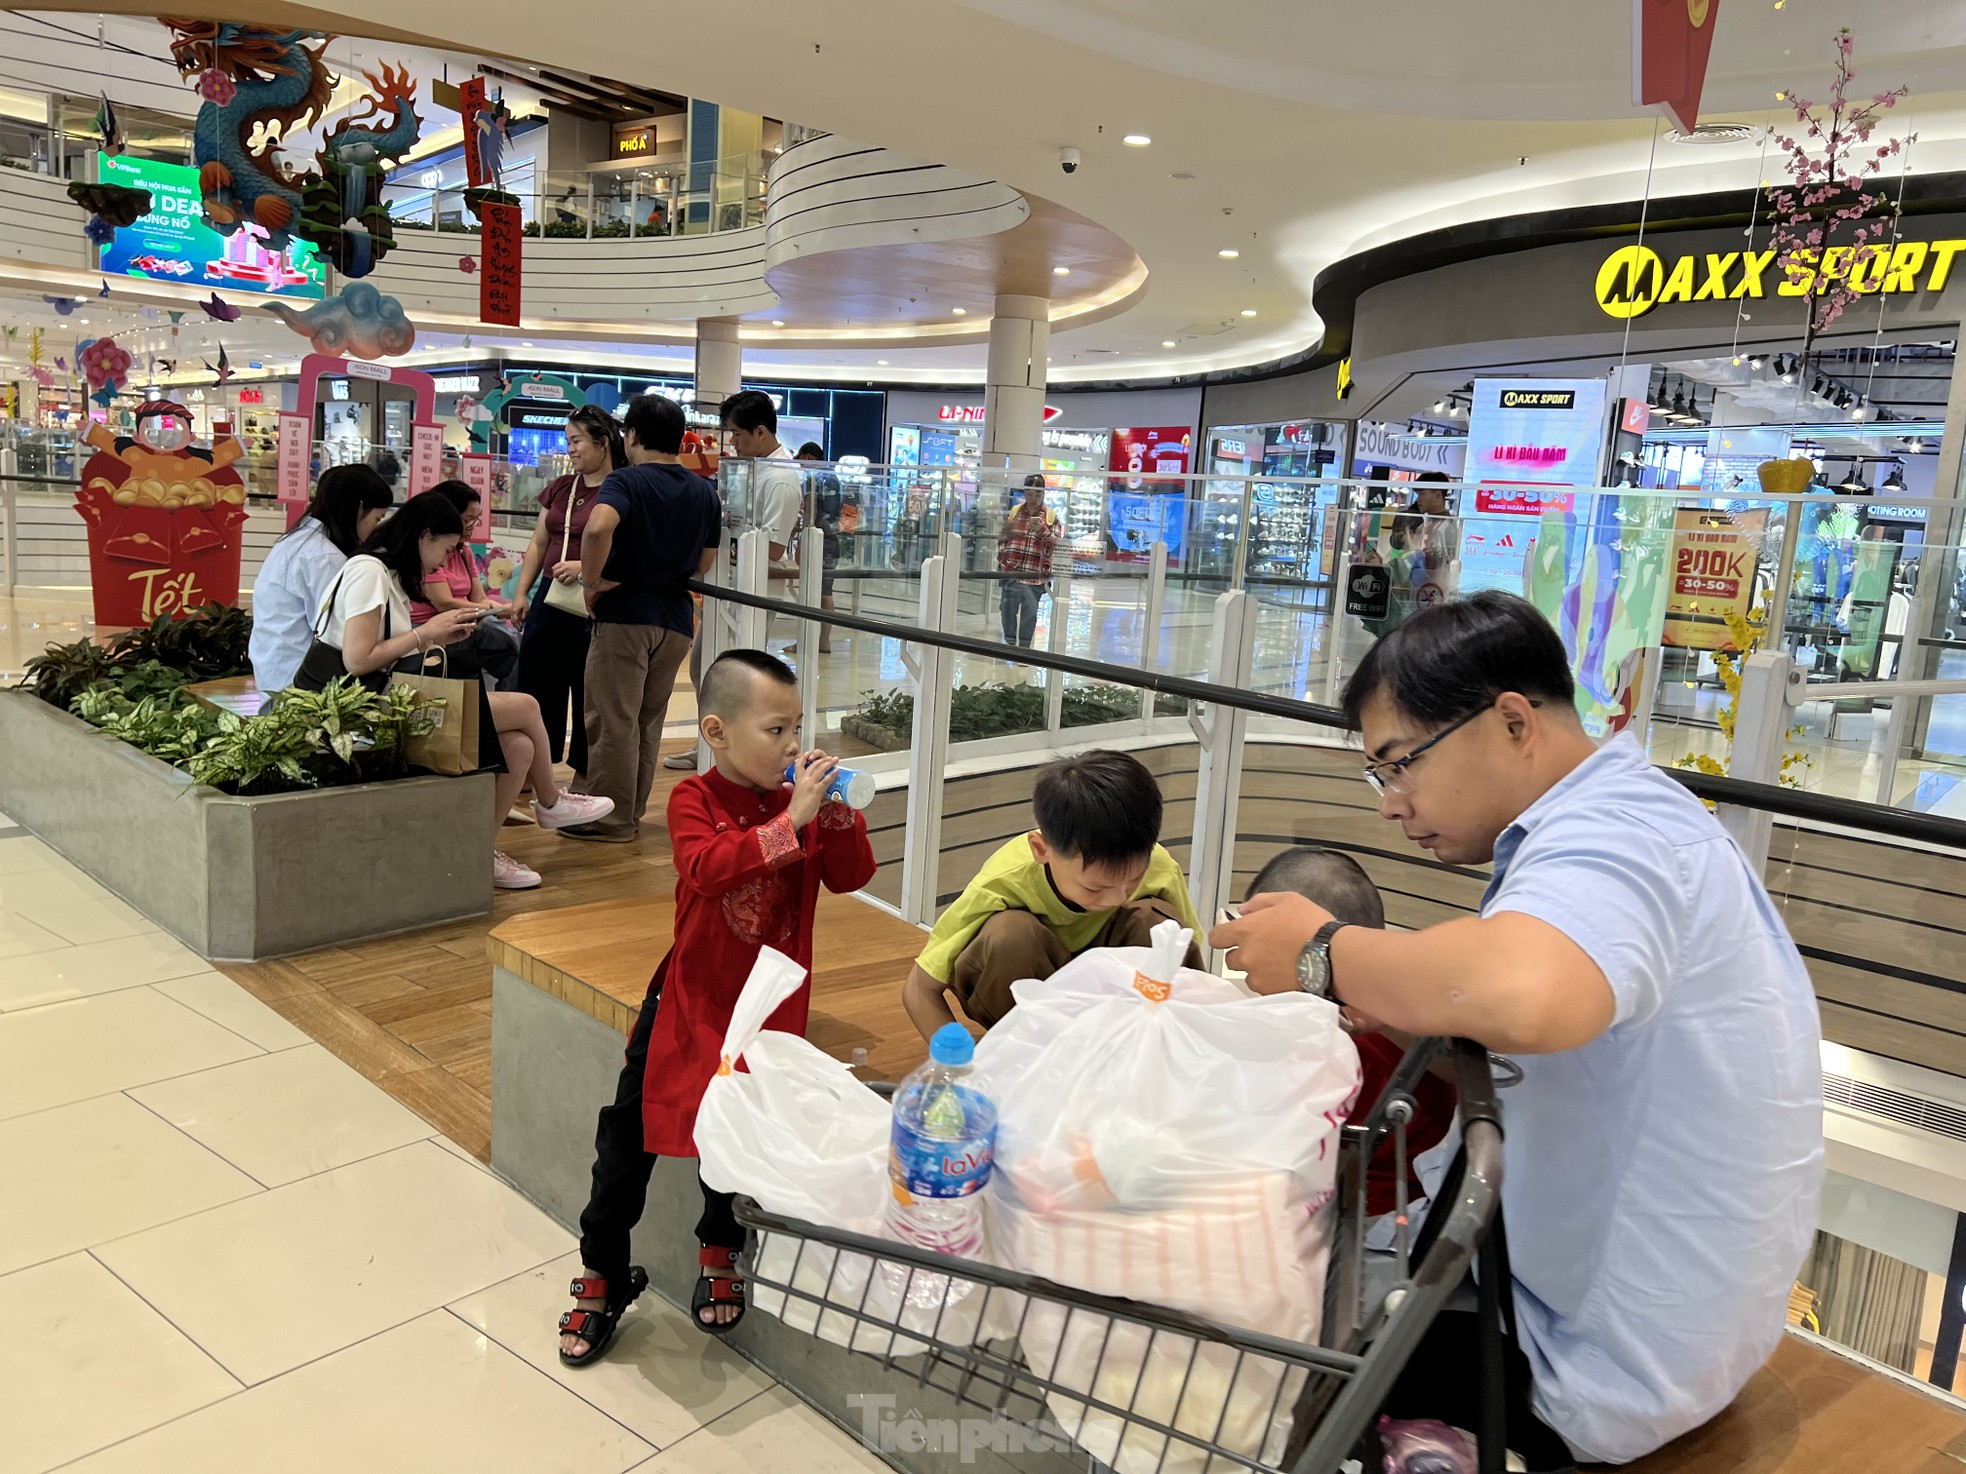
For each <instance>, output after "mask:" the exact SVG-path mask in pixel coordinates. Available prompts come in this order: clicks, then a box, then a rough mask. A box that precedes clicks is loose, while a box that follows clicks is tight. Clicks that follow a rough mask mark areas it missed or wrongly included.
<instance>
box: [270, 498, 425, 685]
mask: <svg viewBox="0 0 1966 1474" xmlns="http://www.w3.org/2000/svg"><path fill="white" fill-rule="evenodd" d="M394 500H395V497H394V495H393V494H392V493H391V491H390V489H389V483H388V482H387V481H384V480H383V479H382V477H380V476H378V475H377V474H376V473H375V472H374V471H372V470H370V469H369V468H368V467H367V466H333V467H330V468H329V469H328V470H327V471H326V472H325V473H324V474H323V475H322V477H321V480H320V483H319V484H318V485H317V486H316V487H315V488H314V499H313V500H312V501H310V502H309V503H308V504H307V515H306V516H304V517H302V518H301V519H300V521H299V522H297V523H295V524H294V526H293V528H292V529H291V530H290V531H289V532H287V534H286V535H285V536H284V537H282V538H281V539H280V540H279V541H278V542H276V543H274V544H273V547H272V549H271V550H270V551H269V552H268V553H267V555H266V561H265V562H264V563H263V564H261V565H260V570H259V576H258V577H257V578H255V579H254V580H253V637H252V644H251V646H250V647H249V653H250V654H251V657H252V663H253V681H254V683H255V684H256V685H257V686H258V687H259V689H260V690H261V691H262V692H264V693H265V694H266V695H268V696H271V695H272V694H273V693H274V692H275V691H281V690H284V689H286V688H287V687H288V686H291V685H292V684H293V683H294V675H295V673H296V672H298V671H299V670H300V662H301V661H302V660H303V659H305V658H306V655H307V647H308V645H309V644H310V643H312V641H313V638H314V616H315V615H316V614H317V613H319V612H320V608H321V605H322V603H323V602H324V601H325V600H326V599H327V597H328V590H329V589H331V588H333V587H334V581H335V575H336V574H338V573H340V572H341V565H342V564H344V563H346V562H347V561H348V560H349V559H350V558H351V557H353V556H354V554H355V550H356V549H357V548H359V547H361V545H362V544H363V543H364V542H366V541H367V540H368V539H369V537H370V535H371V534H372V533H374V531H375V530H376V528H378V527H380V526H381V525H382V519H383V518H384V517H386V516H387V515H388V514H389V506H390V503H391V502H392V501H394Z"/></svg>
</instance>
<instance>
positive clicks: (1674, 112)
mask: <svg viewBox="0 0 1966 1474" xmlns="http://www.w3.org/2000/svg"><path fill="white" fill-rule="evenodd" d="M1719 19H1720V0H1632V101H1633V102H1634V103H1636V104H1637V105H1638V106H1640V107H1649V106H1651V105H1652V104H1654V103H1659V104H1662V105H1663V106H1664V107H1665V109H1666V115H1667V116H1668V117H1669V118H1670V119H1671V120H1672V122H1673V125H1674V126H1675V127H1676V128H1678V129H1679V131H1680V132H1682V133H1691V132H1692V131H1693V129H1694V128H1695V127H1696V126H1697V125H1698V124H1699V121H1700V93H1701V92H1702V91H1703V90H1704V89H1705V87H1706V81H1707V58H1708V56H1709V55H1710V54H1711V53H1712V51H1713V29H1714V26H1715V25H1716V24H1717V23H1718V22H1719Z"/></svg>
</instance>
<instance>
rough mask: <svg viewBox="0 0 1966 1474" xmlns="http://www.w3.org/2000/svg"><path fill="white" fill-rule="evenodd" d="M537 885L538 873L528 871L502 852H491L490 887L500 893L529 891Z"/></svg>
mask: <svg viewBox="0 0 1966 1474" xmlns="http://www.w3.org/2000/svg"><path fill="white" fill-rule="evenodd" d="M538 884H539V872H538V871H537V870H529V869H527V868H526V867H525V866H524V865H521V864H520V863H519V862H518V861H517V860H515V859H513V858H512V857H511V856H510V855H508V854H506V853H505V851H503V850H493V851H492V886H493V887H494V888H495V889H497V890H501V891H529V890H531V889H532V888H533V887H534V886H536V885H538Z"/></svg>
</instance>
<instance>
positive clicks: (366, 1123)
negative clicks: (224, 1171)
mask: <svg viewBox="0 0 1966 1474" xmlns="http://www.w3.org/2000/svg"><path fill="white" fill-rule="evenodd" d="M228 986H236V985H231V984H228ZM129 1093H130V1097H131V1099H133V1100H135V1101H137V1102H138V1103H139V1104H140V1105H144V1106H147V1107H148V1108H149V1109H151V1110H153V1111H155V1112H156V1113H157V1114H158V1115H160V1116H162V1117H163V1118H164V1119H165V1120H166V1121H169V1122H170V1123H171V1124H172V1125H173V1126H175V1127H177V1128H178V1129H179V1130H180V1131H182V1132H184V1134H185V1135H187V1136H189V1137H191V1138H192V1139H193V1140H194V1141H197V1142H200V1143H202V1144H203V1145H205V1146H207V1147H209V1148H211V1149H212V1150H213V1151H215V1152H217V1153H218V1154H219V1155H220V1156H221V1157H223V1158H225V1160H226V1161H228V1162H230V1163H231V1164H232V1165H233V1166H235V1167H237V1168H239V1169H240V1170H241V1171H242V1172H248V1173H250V1174H252V1176H253V1177H254V1178H256V1179H257V1180H259V1181H260V1182H262V1183H264V1184H266V1186H268V1187H279V1186H281V1185H282V1184H283V1183H288V1182H295V1181H298V1180H299V1179H300V1178H303V1177H311V1176H313V1175H314V1174H315V1173H316V1172H326V1171H328V1170H329V1169H330V1168H334V1167H341V1166H345V1165H346V1164H348V1163H350V1162H358V1161H360V1160H362V1159H363V1158H364V1157H373V1156H376V1155H377V1154H379V1153H381V1152H386V1151H393V1150H394V1149H395V1148H397V1147H400V1146H408V1145H409V1144H410V1143H411V1142H413V1141H422V1140H423V1139H424V1138H425V1137H427V1136H429V1135H430V1127H429V1125H428V1124H426V1123H425V1121H424V1120H423V1118H422V1117H421V1116H418V1115H417V1114H416V1113H415V1112H414V1111H409V1110H405V1109H404V1108H403V1107H402V1106H400V1105H398V1104H397V1103H396V1102H395V1101H394V1100H392V1099H391V1098H390V1097H389V1096H387V1095H385V1094H384V1093H383V1092H382V1091H380V1090H378V1089H376V1088H375V1086H373V1085H371V1084H370V1083H369V1082H368V1081H367V1080H364V1079H363V1078H362V1077H361V1076H360V1075H358V1074H356V1073H355V1071H353V1070H351V1069H350V1068H349V1067H348V1066H347V1065H345V1064H343V1063H342V1062H341V1061H340V1060H338V1059H336V1058H335V1057H334V1056H333V1055H332V1054H329V1053H328V1051H327V1050H325V1049H323V1048H322V1047H321V1046H320V1045H318V1044H308V1045H306V1046H304V1047H302V1048H299V1049H287V1050H282V1051H281V1052H280V1053H278V1054H264V1055H261V1056H259V1058H257V1059H247V1060H241V1061H240V1062H239V1063H238V1064H235V1065H225V1066H222V1067H221V1068H219V1069H215V1070H201V1071H200V1072H199V1073H198V1074H195V1075H186V1076H183V1077H182V1078H181V1079H176V1080H165V1081H163V1082H161V1083H159V1084H156V1085H145V1086H142V1087H140V1088H138V1089H135V1090H132V1091H130V1092H129Z"/></svg>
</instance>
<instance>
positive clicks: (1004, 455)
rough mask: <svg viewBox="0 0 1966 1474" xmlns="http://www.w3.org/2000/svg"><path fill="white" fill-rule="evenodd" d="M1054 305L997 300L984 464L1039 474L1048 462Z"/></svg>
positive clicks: (992, 323)
mask: <svg viewBox="0 0 1966 1474" xmlns="http://www.w3.org/2000/svg"><path fill="white" fill-rule="evenodd" d="M1050 352H1051V304H1050V303H1049V302H1047V301H1046V300H1045V299H1044V298H1043V297H1020V296H1003V297H999V298H997V305H996V313H995V315H994V316H993V317H992V318H991V319H990V360H989V368H988V370H987V379H986V383H985V386H984V390H983V464H984V466H985V467H988V468H991V469H997V468H1004V469H1009V470H1013V471H1035V470H1037V469H1038V466H1039V464H1040V462H1041V461H1042V459H1043V454H1044V445H1043V440H1042V437H1041V434H1040V432H1041V431H1042V429H1043V427H1044V390H1045V368H1046V359H1047V356H1048V355H1049V354H1050Z"/></svg>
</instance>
